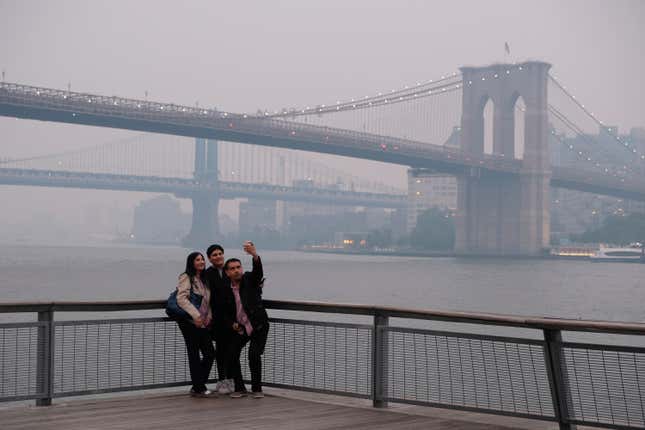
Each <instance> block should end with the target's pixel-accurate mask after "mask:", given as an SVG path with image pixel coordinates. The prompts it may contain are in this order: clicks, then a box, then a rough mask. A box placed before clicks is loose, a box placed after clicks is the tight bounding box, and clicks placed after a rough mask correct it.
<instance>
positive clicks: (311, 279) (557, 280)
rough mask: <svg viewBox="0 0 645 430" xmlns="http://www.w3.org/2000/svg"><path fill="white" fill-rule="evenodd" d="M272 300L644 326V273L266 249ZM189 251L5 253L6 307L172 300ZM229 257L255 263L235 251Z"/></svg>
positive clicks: (633, 268)
mask: <svg viewBox="0 0 645 430" xmlns="http://www.w3.org/2000/svg"><path fill="white" fill-rule="evenodd" d="M259 252H260V254H261V255H262V258H263V263H264V267H265V274H266V277H267V282H266V288H265V298H269V299H278V300H314V301H329V302H342V303H360V304H374V305H388V306H398V307H406V308H416V309H441V310H459V311H482V312H495V313H504V314H517V315H535V316H550V317H564V318H581V319H595V320H615V321H633V322H635V321H638V322H645V306H643V304H644V303H645V265H643V264H630V263H590V262H587V261H564V260H523V259H511V260H499V259H458V258H425V257H424V258H422V257H382V256H361V255H349V256H348V255H334V254H314V253H302V252H279V251H262V250H259ZM187 254H188V251H187V250H186V249H183V248H179V247H146V246H100V247H85V246H51V245H50V246H21V245H1V246H0V291H1V292H2V298H1V299H0V301H3V302H13V301H50V300H74V301H77V300H130V299H164V298H166V297H167V296H168V293H169V292H170V291H171V290H172V289H173V288H174V287H175V285H176V279H177V275H178V274H179V273H180V272H181V271H183V266H184V264H185V257H186V255H187ZM226 257H238V258H241V259H242V262H243V264H244V266H245V268H247V269H250V257H249V256H246V255H244V254H243V252H242V250H241V247H240V249H227V250H226Z"/></svg>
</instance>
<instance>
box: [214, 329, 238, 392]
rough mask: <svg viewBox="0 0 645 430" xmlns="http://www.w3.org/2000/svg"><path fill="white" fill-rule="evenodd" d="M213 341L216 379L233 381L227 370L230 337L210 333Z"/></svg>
mask: <svg viewBox="0 0 645 430" xmlns="http://www.w3.org/2000/svg"><path fill="white" fill-rule="evenodd" d="M211 336H212V337H213V340H214V341H215V363H216V364H217V379H218V380H219V381H222V380H224V379H233V375H232V374H231V372H230V370H229V361H230V360H229V356H230V354H231V353H230V343H231V341H230V336H228V335H225V334H223V333H215V332H213V333H211Z"/></svg>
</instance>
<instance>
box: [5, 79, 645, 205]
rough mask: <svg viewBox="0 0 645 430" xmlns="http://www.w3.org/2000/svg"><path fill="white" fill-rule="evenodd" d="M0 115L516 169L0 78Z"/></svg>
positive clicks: (483, 171) (455, 153)
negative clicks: (20, 83) (10, 81)
mask: <svg viewBox="0 0 645 430" xmlns="http://www.w3.org/2000/svg"><path fill="white" fill-rule="evenodd" d="M0 115H3V116H8V117H14V118H24V119H34V120H43V121H54V122H63V123H70V124H83V125H93V126H100V127H112V128H119V129H128V130H140V131H148V132H153V133H162V134H172V135H179V136H189V137H201V138H208V139H217V140H223V141H230V142H239V143H250V144H256V145H263V146H274V147H282V148H290V149H298V150H303V151H313V152H321V153H329V154H335V155H344V156H349V157H356V158H362V159H369V160H375V161H382V162H387V163H394V164H401V165H407V166H411V167H425V168H431V169H435V170H437V171H441V172H446V173H451V174H456V175H462V176H463V175H470V176H478V177H487V176H492V177H501V178H502V179H503V178H504V177H506V176H508V175H518V174H521V173H522V165H521V164H522V163H521V162H520V161H519V160H514V159H512V160H511V159H505V158H503V157H500V156H497V155H485V156H484V157H477V156H473V155H471V154H468V153H465V152H462V151H459V150H454V149H450V148H446V147H443V146H439V145H431V144H427V143H422V142H418V141H413V140H408V139H399V138H395V137H388V136H380V135H375V134H370V133H364V132H357V131H350V130H344V129H337V128H331V127H319V126H313V125H307V124H300V123H296V122H291V121H286V120H283V119H268V118H261V117H255V116H249V115H245V114H235V113H228V112H220V111H216V110H208V109H200V108H196V107H188V106H180V105H175V104H164V103H157V102H149V101H142V100H135V99H125V98H120V97H108V96H101V95H95V94H85V93H77V92H70V91H64V90H56V89H49V88H39V87H33V86H26V85H19V84H13V83H2V84H1V85H0ZM552 184H553V185H554V186H558V187H563V188H571V189H576V190H581V191H589V192H594V193H599V194H607V195H614V196H617V197H622V198H629V199H633V200H642V201H645V178H642V177H635V178H620V177H614V176H611V175H603V174H600V173H594V172H587V171H579V170H572V169H569V168H566V169H565V168H554V169H553V174H552Z"/></svg>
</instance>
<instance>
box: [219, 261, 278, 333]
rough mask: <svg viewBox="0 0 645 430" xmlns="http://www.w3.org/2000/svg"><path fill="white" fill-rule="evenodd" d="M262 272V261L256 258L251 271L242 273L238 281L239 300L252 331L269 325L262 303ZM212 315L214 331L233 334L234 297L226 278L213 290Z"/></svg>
mask: <svg viewBox="0 0 645 430" xmlns="http://www.w3.org/2000/svg"><path fill="white" fill-rule="evenodd" d="M263 281H264V272H263V271H262V261H261V260H260V257H259V256H258V258H257V261H256V259H255V258H254V259H253V270H252V271H251V272H244V274H243V275H242V280H241V281H240V300H241V302H242V307H243V308H244V312H246V315H247V316H248V317H249V321H250V322H251V326H253V329H254V330H260V329H262V328H264V327H265V326H267V325H268V324H269V316H268V315H267V312H266V310H265V309H264V304H263V303H262V284H263ZM214 294H215V300H214V310H215V312H214V315H213V318H214V319H215V326H216V330H222V331H224V332H225V333H229V332H231V333H232V332H233V323H235V322H236V321H237V314H236V308H235V296H234V295H233V291H232V290H231V281H230V279H228V277H225V279H224V280H223V281H222V282H219V283H218V285H217V287H216V289H215V293H214Z"/></svg>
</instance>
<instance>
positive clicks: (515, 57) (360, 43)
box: [0, 0, 645, 240]
mask: <svg viewBox="0 0 645 430" xmlns="http://www.w3.org/2000/svg"><path fill="white" fill-rule="evenodd" d="M644 24H645V2H642V1H640V0H632V1H627V0H605V1H601V0H593V1H586V0H576V1H567V2H562V1H556V0H549V1H544V0H540V1H516V0H508V1H501V0H497V1H486V2H478V1H454V0H453V1H442V2H439V1H389V2H385V1H374V0H369V1H367V0H360V1H324V2H323V1H317V2H313V1H309V2H303V1H298V0H293V1H246V2H224V1H188V2H176V1H172V2H171V1H158V0H155V1H152V0H145V1H137V2H130V1H119V0H116V1H111V2H98V1H93V2H88V1H81V0H78V1H59V2H51V1H27V2H23V1H7V0H0V68H2V69H3V70H4V73H5V80H6V81H8V82H17V83H22V84H28V85H37V86H43V87H52V88H66V87H67V86H68V84H69V85H70V86H71V89H72V91H81V92H90V93H97V94H103V95H118V96H122V97H129V98H141V99H142V98H144V97H145V94H147V96H148V98H149V99H150V100H155V101H163V102H172V103H176V104H185V105H194V104H195V103H196V102H198V103H199V105H200V106H206V107H217V108H219V109H222V110H227V111H233V112H255V111H256V110H257V109H269V110H277V109H282V108H284V107H302V106H307V105H316V104H318V103H330V102H334V101H335V100H346V99H348V98H351V97H362V96H364V95H367V94H374V93H376V92H378V91H382V90H389V89H393V88H401V87H402V86H404V85H408V84H413V83H415V82H418V81H426V80H428V79H432V78H436V77H439V76H441V75H444V74H448V73H452V72H455V71H457V68H458V67H460V66H463V65H485V64H489V63H493V62H501V61H523V60H527V59H537V60H543V61H547V62H550V63H552V64H553V69H552V73H553V74H554V75H556V76H557V77H558V79H559V80H560V81H561V82H563V83H565V84H566V85H567V88H568V89H569V90H570V91H571V92H572V93H573V94H574V95H575V96H576V97H577V98H578V99H579V100H582V101H583V102H584V103H585V104H586V106H589V107H591V108H592V109H593V111H594V112H595V114H596V115H597V116H598V118H599V119H601V120H602V121H604V122H605V123H606V124H613V125H617V126H619V127H620V129H621V131H623V132H626V131H628V130H629V129H630V128H632V127H643V126H645V88H644V84H643V77H644V76H645V59H644V58H645V56H644V55H643V52H644V49H643V48H644V46H643V45H644V42H643V41H644V40H645V30H644ZM505 43H508V45H509V47H510V55H507V54H506V53H505V49H504V45H505ZM132 134H133V133H132V132H127V131H119V130H108V129H101V128H92V127H82V126H71V125H64V124H54V123H44V122H37V121H25V120H16V119H9V118H0V137H1V142H2V150H1V151H0V157H12V158H15V157H29V156H34V155H40V154H47V153H55V152H60V151H66V150H74V149H78V148H83V147H89V146H95V145H97V144H100V143H103V142H109V141H114V140H118V139H121V138H125V137H128V136H131V135H132ZM186 142H187V145H190V143H191V140H190V139H186ZM188 150H189V149H188V146H187V151H188ZM316 158H317V159H318V160H324V161H325V162H326V163H327V164H329V165H333V166H334V167H335V168H337V169H340V170H344V171H347V172H351V173H352V174H354V175H356V176H359V177H363V178H366V179H372V180H379V181H385V182H387V183H388V184H391V185H393V186H396V187H399V188H404V187H405V184H406V177H405V168H404V167H402V166H393V165H386V164H382V163H372V162H366V161H357V160H350V159H347V158H338V157H336V158H335V157H331V156H323V155H316ZM149 197H150V194H145V193H125V192H109V191H101V192H98V191H82V190H60V189H47V188H25V187H6V186H3V187H0V199H2V200H3V201H4V202H5V204H4V205H3V206H4V209H3V214H2V220H3V223H2V226H1V227H0V235H1V236H2V237H8V236H12V237H14V238H16V237H19V236H21V235H26V234H32V235H34V234H37V235H41V236H43V237H46V238H47V237H49V238H50V239H55V240H58V239H60V235H53V236H52V235H49V232H50V231H51V230H52V229H55V230H60V231H62V232H64V234H65V235H69V234H70V232H73V231H74V229H75V228H77V227H78V226H81V225H86V224H88V223H91V222H93V221H96V222H97V223H105V224H106V225H105V226H103V228H104V229H112V230H114V229H117V230H119V231H128V229H129V228H130V225H131V222H132V209H133V207H134V206H135V205H136V204H137V202H139V201H140V200H141V199H143V198H149ZM183 204H184V205H186V204H187V203H183ZM188 208H189V206H188ZM222 211H223V213H226V214H229V215H230V216H236V215H235V214H236V206H235V204H234V203H232V202H224V203H223V204H222ZM98 214H102V215H101V216H99V215H98ZM100 218H104V219H103V220H100ZM78 228H80V227H78Z"/></svg>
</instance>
